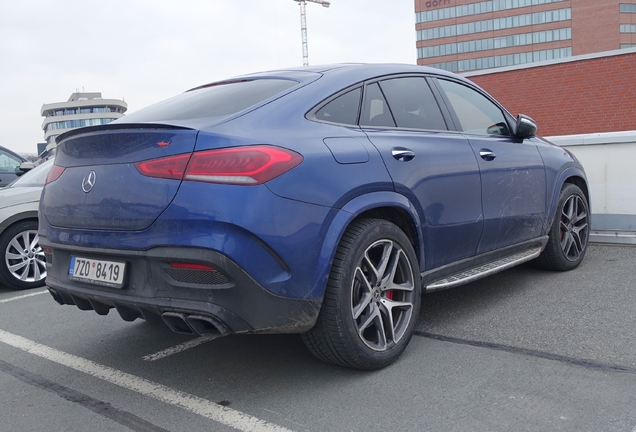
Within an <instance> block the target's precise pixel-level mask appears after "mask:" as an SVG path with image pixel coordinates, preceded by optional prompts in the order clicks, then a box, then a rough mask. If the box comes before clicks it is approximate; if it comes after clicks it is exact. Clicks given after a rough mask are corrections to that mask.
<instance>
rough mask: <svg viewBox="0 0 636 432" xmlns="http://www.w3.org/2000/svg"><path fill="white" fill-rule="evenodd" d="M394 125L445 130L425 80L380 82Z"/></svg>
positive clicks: (435, 102) (404, 79)
mask: <svg viewBox="0 0 636 432" xmlns="http://www.w3.org/2000/svg"><path fill="white" fill-rule="evenodd" d="M380 88H381V89H382V92H383V93H384V95H385V96H386V100H387V102H388V103H389V106H390V107H391V112H392V113H393V117H395V123H397V126H398V127H402V128H415V129H435V130H447V129H448V128H447V127H446V122H444V118H443V117H442V113H441V112H440V110H439V107H438V106H437V101H436V100H435V98H434V97H433V92H431V89H430V88H429V86H428V83H427V82H426V79H424V78H418V77H409V78H395V79H389V80H386V81H382V82H380Z"/></svg>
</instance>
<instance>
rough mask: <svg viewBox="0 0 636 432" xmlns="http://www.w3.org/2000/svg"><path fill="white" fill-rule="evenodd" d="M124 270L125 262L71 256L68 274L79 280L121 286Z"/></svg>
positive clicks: (114, 286) (113, 286)
mask: <svg viewBox="0 0 636 432" xmlns="http://www.w3.org/2000/svg"><path fill="white" fill-rule="evenodd" d="M125 270H126V263H122V262H115V261H103V260H96V259H93V258H84V257H79V256H72V257H71V263H70V265H69V267H68V276H69V277H70V278H71V279H73V280H76V281H80V282H87V283H91V284H95V285H103V286H107V287H112V288H121V287H122V286H124V271H125Z"/></svg>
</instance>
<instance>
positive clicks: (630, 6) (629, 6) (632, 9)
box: [620, 3, 636, 13]
mask: <svg viewBox="0 0 636 432" xmlns="http://www.w3.org/2000/svg"><path fill="white" fill-rule="evenodd" d="M620 11H621V12H625V13H636V4H634V3H621V6H620Z"/></svg>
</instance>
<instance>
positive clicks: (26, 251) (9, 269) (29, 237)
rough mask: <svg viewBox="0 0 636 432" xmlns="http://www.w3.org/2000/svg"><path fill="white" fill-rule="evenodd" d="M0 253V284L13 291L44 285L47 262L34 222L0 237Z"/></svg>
mask: <svg viewBox="0 0 636 432" xmlns="http://www.w3.org/2000/svg"><path fill="white" fill-rule="evenodd" d="M0 253H2V257H1V258H0V283H2V284H5V285H8V287H9V288H12V289H28V288H35V287H39V286H42V285H44V280H45V278H46V262H45V260H44V251H43V250H42V248H41V247H40V245H39V237H38V223H37V222H36V221H23V222H19V223H16V224H15V225H12V226H10V227H9V228H7V229H6V230H5V231H4V232H3V233H2V235H0Z"/></svg>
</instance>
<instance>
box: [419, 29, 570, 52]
mask: <svg viewBox="0 0 636 432" xmlns="http://www.w3.org/2000/svg"><path fill="white" fill-rule="evenodd" d="M570 39H572V29H571V28H569V27H568V28H562V29H556V30H548V31H540V32H532V33H524V34H519V35H511V36H503V37H497V38H487V39H478V40H473V41H467V42H460V43H453V44H444V45H435V46H430V47H425V48H419V49H418V50H417V56H418V57H419V58H429V57H437V56H444V55H450V54H462V53H468V52H475V51H485V50H492V49H497V48H507V47H514V46H523V45H531V44H539V43H546V42H554V41H561V40H570Z"/></svg>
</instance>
